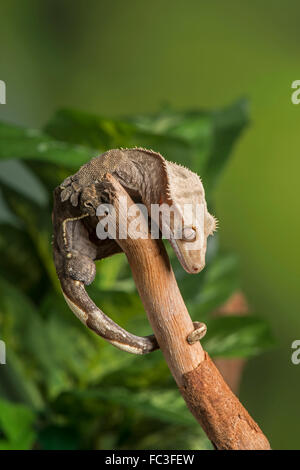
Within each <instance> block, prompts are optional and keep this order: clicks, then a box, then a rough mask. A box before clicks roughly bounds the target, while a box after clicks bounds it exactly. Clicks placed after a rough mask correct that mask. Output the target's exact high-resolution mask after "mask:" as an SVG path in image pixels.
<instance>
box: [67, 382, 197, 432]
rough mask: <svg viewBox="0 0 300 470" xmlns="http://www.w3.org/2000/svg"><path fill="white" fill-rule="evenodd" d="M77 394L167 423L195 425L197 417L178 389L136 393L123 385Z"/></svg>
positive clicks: (76, 393) (77, 393)
mask: <svg viewBox="0 0 300 470" xmlns="http://www.w3.org/2000/svg"><path fill="white" fill-rule="evenodd" d="M74 393H75V395H77V396H79V397H81V398H84V399H88V398H89V399H91V398H97V399H101V400H105V401H106V402H110V403H114V404H118V405H122V406H123V407H126V408H130V409H131V408H132V409H134V410H138V411H139V412H140V413H141V414H143V415H145V416H149V417H151V418H154V419H157V420H159V421H162V422H166V423H173V424H184V425H192V426H193V425H194V424H195V419H194V418H193V416H192V415H191V414H190V412H189V411H188V409H187V408H186V404H185V402H184V400H183V398H182V397H181V395H180V394H179V392H178V391H177V390H151V389H149V390H146V391H142V390H140V391H138V393H134V392H133V391H132V390H129V389H127V388H122V387H111V388H101V389H97V390H86V391H84V392H74Z"/></svg>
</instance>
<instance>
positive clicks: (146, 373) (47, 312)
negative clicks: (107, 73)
mask: <svg viewBox="0 0 300 470" xmlns="http://www.w3.org/2000/svg"><path fill="white" fill-rule="evenodd" d="M247 122H248V111H247V103H246V102H245V101H244V100H241V101H239V102H237V103H235V104H233V105H232V106H230V107H228V108H226V109H223V110H217V111H213V112H206V111H197V110H194V111H190V112H175V111H173V110H170V109H163V110H162V111H160V112H159V113H157V114H154V115H138V116H129V117H127V118H123V119H122V120H118V119H111V118H109V119H108V118H104V117H99V116H94V115H90V114H87V113H84V112H79V111H74V110H62V111H59V112H57V113H56V114H55V115H54V117H53V118H52V119H51V120H50V122H49V123H48V124H47V126H45V129H44V130H43V131H37V130H33V129H24V128H19V127H17V126H14V125H11V124H8V123H4V122H2V123H0V159H1V160H0V187H1V199H0V204H1V206H2V208H4V209H5V210H2V211H1V214H2V219H1V220H0V225H1V233H0V256H1V270H0V331H1V339H2V340H4V341H5V342H6V347H7V364H6V366H2V367H1V370H0V373H1V382H0V395H1V397H2V398H1V401H0V430H1V433H2V435H1V436H0V448H16V449H26V448H32V447H34V448H40V449H160V448H162V449H168V448H170V449H176V448H181V449H199V448H202V449H205V448H210V444H209V442H208V440H207V439H206V437H205V436H204V434H203V433H202V431H201V429H200V428H199V426H198V425H197V424H196V422H195V421H194V418H193V417H192V415H191V414H190V413H189V411H188V410H187V408H186V406H185V404H184V402H183V400H182V398H181V396H180V395H179V392H178V391H177V388H176V386H175V383H174V381H173V379H172V377H171V375H170V373H169V371H168V369H167V366H166V364H165V361H164V359H163V357H162V354H161V352H160V351H157V352H155V353H153V354H151V355H149V356H145V357H138V356H134V355H130V354H126V353H124V352H121V351H119V350H117V349H115V348H113V347H112V346H111V345H110V344H108V343H106V342H105V341H103V340H102V339H100V338H99V337H97V336H96V335H95V334H94V333H92V332H91V331H89V330H88V329H87V328H85V327H84V326H83V325H82V324H81V323H80V322H79V321H78V320H77V319H76V318H75V317H74V316H73V314H72V313H71V312H70V310H69V309H68V307H67V305H66V304H65V302H64V300H63V297H62V295H61V293H60V289H59V285H58V281H57V277H56V273H55V269H54V265H53V262H52V253H51V232H52V229H51V206H52V197H51V192H52V190H53V188H54V187H55V186H57V185H58V184H59V183H60V182H61V181H62V180H63V179H64V178H65V177H66V176H68V175H69V174H71V173H74V172H75V171H77V170H78V167H79V165H81V164H83V163H85V162H86V161H88V160H89V159H90V158H92V157H93V156H95V155H97V154H100V153H101V152H103V151H105V150H107V149H109V148H114V147H131V146H143V147H148V148H153V149H154V150H156V151H159V152H161V153H162V154H163V155H164V156H166V158H168V159H169V160H172V161H176V162H178V163H182V164H184V165H186V166H188V167H190V168H191V169H192V170H194V171H196V172H198V173H199V174H201V177H202V179H203V181H204V184H205V188H206V191H207V198H208V201H209V205H210V208H211V207H212V205H213V200H214V188H215V184H216V182H217V179H218V177H219V175H220V173H221V172H222V169H223V167H224V166H225V165H226V162H227V160H228V158H229V156H230V152H231V149H232V147H233V145H234V143H235V141H236V140H237V138H238V137H239V135H240V133H241V131H242V130H243V129H244V127H245V126H246V124H247ZM168 252H169V254H170V256H171V258H172V264H173V267H174V270H175V274H176V277H177V280H178V283H179V287H180V289H181V292H182V295H183V297H184V300H185V302H186V304H187V306H188V309H189V311H190V314H191V316H192V317H193V319H195V320H200V319H201V320H204V321H206V323H207V325H208V334H207V337H206V338H205V339H204V341H203V344H204V347H205V349H206V350H207V351H208V352H209V353H210V354H211V356H213V357H249V356H253V355H256V354H258V353H260V352H262V351H264V350H266V349H268V348H269V347H270V346H272V344H273V339H272V335H271V333H270V329H269V327H268V325H267V324H266V323H265V322H264V321H263V320H262V319H261V318H260V317H259V316H250V317H239V318H234V317H226V318H214V317H212V316H211V315H210V313H211V312H212V311H213V310H215V309H216V308H218V307H219V306H220V305H221V304H222V303H223V302H225V301H226V300H227V299H228V298H229V297H230V295H231V294H232V293H233V292H234V291H235V290H236V289H237V288H238V287H239V281H238V267H237V260H236V257H235V255H234V254H232V253H223V252H221V251H220V249H219V246H218V236H217V235H215V236H214V237H210V240H209V246H208V253H207V267H206V269H205V270H204V271H203V272H201V273H200V274H199V275H196V276H191V275H188V274H187V273H186V272H185V271H183V269H182V268H181V267H180V265H179V263H178V261H177V260H176V259H175V257H174V255H173V253H172V251H171V250H170V249H169V247H168ZM88 291H89V294H90V295H91V296H92V298H93V299H94V300H95V301H96V303H97V304H99V306H101V308H102V309H103V310H104V311H105V312H106V313H107V314H108V315H110V316H111V317H112V318H114V319H115V320H117V321H118V323H120V324H121V325H122V326H124V327H125V328H127V329H128V330H130V331H134V332H135V333H136V334H148V333H149V332H150V331H149V324H148V322H147V319H146V316H145V314H144V312H143V307H142V304H141V301H140V299H139V297H138V294H137V292H136V289H135V285H134V283H133V281H132V278H131V275H130V270H129V268H128V266H127V263H126V259H125V257H124V255H123V254H119V255H115V256H114V257H112V258H109V259H106V260H103V261H101V262H98V266H97V275H96V279H95V282H94V283H93V285H92V286H90V287H89V288H88Z"/></svg>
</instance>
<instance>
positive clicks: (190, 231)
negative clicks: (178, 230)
mask: <svg viewBox="0 0 300 470" xmlns="http://www.w3.org/2000/svg"><path fill="white" fill-rule="evenodd" d="M195 238H196V229H195V228H194V227H184V228H183V231H182V240H184V241H186V242H193V241H194V240H195Z"/></svg>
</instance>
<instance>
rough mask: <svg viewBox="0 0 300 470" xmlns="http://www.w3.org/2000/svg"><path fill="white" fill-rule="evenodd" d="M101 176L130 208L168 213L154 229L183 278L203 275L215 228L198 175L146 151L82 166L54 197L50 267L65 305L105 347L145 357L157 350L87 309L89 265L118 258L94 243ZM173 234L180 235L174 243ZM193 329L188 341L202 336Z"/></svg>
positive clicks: (109, 245)
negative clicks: (122, 192)
mask: <svg viewBox="0 0 300 470" xmlns="http://www.w3.org/2000/svg"><path fill="white" fill-rule="evenodd" d="M107 173H109V174H111V175H112V176H113V177H115V178H116V179H117V180H118V181H119V183H120V184H121V185H122V186H123V187H124V188H125V189H126V190H127V192H128V193H129V194H130V196H131V197H132V198H133V200H134V201H135V202H142V203H143V204H144V205H145V206H146V207H147V209H148V213H149V214H150V213H151V212H150V211H151V207H152V205H153V204H160V205H162V206H161V207H164V208H169V207H172V209H173V213H174V217H171V219H170V220H169V221H167V222H165V223H163V222H162V220H161V219H160V229H161V230H162V229H169V234H170V237H169V240H170V243H171V245H172V247H173V249H174V251H175V253H176V255H177V257H178V259H179V261H180V263H181V265H182V267H183V268H184V269H185V270H186V271H187V272H189V273H197V272H199V271H201V270H202V269H203V267H204V265H205V253H206V243H207V237H208V236H209V235H210V234H212V233H213V231H214V230H215V228H216V220H215V218H214V217H213V216H212V215H210V214H209V213H208V211H207V206H206V201H205V193H204V188H203V185H202V183H201V180H200V178H199V177H198V175H196V174H195V173H193V172H192V171H190V170H188V169H187V168H184V167H182V166H180V165H177V164H175V163H171V162H168V161H167V160H165V159H164V158H163V157H162V156H161V155H160V154H158V153H156V152H153V151H151V150H145V149H140V148H134V149H120V150H110V151H108V152H106V153H104V154H103V155H100V156H99V157H96V158H93V159H92V160H91V161H90V162H88V163H86V164H85V165H83V166H82V167H81V168H80V169H79V171H78V172H77V173H76V174H75V175H73V176H70V177H68V178H67V179H66V180H65V181H64V182H63V183H62V184H61V185H60V186H59V187H58V188H56V189H55V191H54V210H53V225H54V242H53V252H54V261H55V265H56V270H57V274H58V277H59V280H60V283H61V287H62V291H63V294H64V297H65V299H66V301H67V303H68V305H69V306H70V308H71V309H72V310H73V312H74V313H75V314H76V315H77V316H78V318H79V319H80V320H81V321H82V322H83V323H84V324H86V325H87V326H88V327H90V328H91V329H93V330H94V331H95V332H96V333H97V334H99V335H100V336H102V337H103V338H105V339H106V340H108V341H109V342H110V343H111V344H113V345H115V346H116V347H118V348H120V349H123V350H126V351H128V352H132V353H135V354H145V353H148V352H151V351H153V350H155V349H157V348H158V347H159V346H158V344H157V341H156V339H155V337H154V336H153V335H151V336H147V337H138V336H135V335H132V334H130V333H128V332H127V331H125V330H123V329H122V328H121V327H120V326H118V325H116V324H115V323H114V322H113V321H112V320H111V319H110V318H108V317H107V316H106V315H105V314H104V313H103V312H102V311H101V310H100V309H99V308H98V307H97V306H96V305H95V304H94V303H93V302H92V301H91V299H90V298H89V296H88V295H87V293H86V291H85V288H84V285H89V284H90V283H91V282H92V281H93V280H94V277H95V273H96V269H95V263H94V261H95V260H99V259H102V258H104V257H107V256H110V255H112V254H114V253H117V252H120V251H121V249H120V247H119V246H118V244H117V243H116V242H115V241H114V240H109V239H107V240H99V239H97V237H96V235H95V227H96V224H97V222H98V219H97V217H96V210H97V207H98V206H99V205H100V204H101V203H103V202H106V200H107V195H106V194H105V190H104V189H103V181H104V180H105V175H106V174H107ZM185 204H190V207H191V213H192V215H193V219H192V220H193V223H191V221H190V220H188V221H187V220H186V213H184V210H183V209H184V205H185ZM197 204H198V205H199V206H200V207H201V211H200V215H201V216H200V217H199V216H198V215H197V216H196V212H195V208H196V205H197ZM178 230H181V231H182V235H181V236H180V238H178V237H177V234H178ZM196 329H197V332H196V334H195V332H194V333H192V334H193V338H197V339H200V337H203V336H204V335H205V332H206V327H205V325H203V324H199V323H197V325H196ZM190 342H191V341H190Z"/></svg>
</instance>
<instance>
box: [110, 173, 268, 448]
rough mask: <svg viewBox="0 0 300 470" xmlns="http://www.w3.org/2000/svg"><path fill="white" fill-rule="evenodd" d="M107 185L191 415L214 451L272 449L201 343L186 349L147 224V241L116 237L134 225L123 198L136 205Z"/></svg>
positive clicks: (187, 326)
mask: <svg viewBox="0 0 300 470" xmlns="http://www.w3.org/2000/svg"><path fill="white" fill-rule="evenodd" d="M104 185H105V189H106V194H109V195H110V200H111V203H112V204H113V206H114V208H115V211H116V215H117V223H116V234H117V239H116V241H117V243H118V244H119V245H120V247H121V248H122V249H123V251H124V252H125V254H126V256H127V259H128V262H129V264H130V267H131V270H132V274H133V278H134V280H135V283H136V286H137V289H138V292H139V295H140V297H141V300H142V302H143V305H144V307H145V310H146V312H147V315H148V319H149V322H150V324H151V326H152V329H153V332H154V334H155V336H156V338H157V341H158V343H159V346H160V348H161V350H162V352H163V354H164V357H165V359H166V361H167V364H168V366H169V368H170V371H171V373H172V375H173V377H174V379H175V380H176V383H177V385H178V387H179V389H180V392H181V393H182V396H183V398H184V399H185V401H186V403H187V406H188V407H189V409H190V411H191V412H192V413H193V415H194V416H195V418H196V419H197V420H198V421H199V423H200V424H201V426H202V427H203V429H204V431H205V432H206V434H207V436H208V437H209V439H210V440H211V441H212V443H213V445H214V446H215V448H216V449H236V450H238V449H240V450H242V449H265V450H267V449H270V445H269V442H268V440H267V438H266V437H265V436H264V434H263V433H262V431H261V430H260V428H259V427H258V425H257V424H256V423H255V422H254V421H253V419H252V418H251V417H250V416H249V414H248V413H247V411H246V410H245V409H244V407H243V406H242V405H241V403H240V402H239V400H238V399H237V398H236V397H235V395H234V394H233V393H232V391H231V390H230V389H229V387H228V386H227V385H226V383H225V382H224V380H223V378H222V376H221V374H220V373H219V371H218V370H217V368H216V367H215V365H214V364H213V363H212V361H211V359H210V358H209V356H208V354H207V353H206V352H205V351H203V349H202V346H201V344H200V342H198V343H195V344H193V345H189V344H188V342H187V336H188V335H189V334H190V333H191V332H192V331H193V323H192V320H191V318H190V316H189V313H188V311H187V309H186V306H185V304H184V301H183V299H182V296H181V294H180V291H179V289H178V286H177V282H176V279H175V276H174V273H173V270H172V268H171V266H170V262H169V258H168V255H167V253H166V251H165V248H164V245H163V243H162V241H161V240H152V239H151V237H150V234H149V233H148V225H147V223H146V221H145V222H144V224H141V225H143V226H142V227H141V228H142V231H143V233H144V234H146V235H148V237H147V238H146V239H134V237H133V236H132V235H131V234H130V233H129V234H128V235H127V238H126V239H121V238H118V233H120V232H119V229H120V228H121V229H122V230H123V231H124V228H126V227H127V226H128V222H129V223H130V221H131V220H130V219H129V218H128V216H127V211H126V208H125V207H124V204H123V203H122V202H121V199H122V201H124V200H126V202H127V205H128V207H130V206H131V205H133V204H134V203H133V201H132V200H131V199H130V197H129V195H128V194H127V192H126V191H125V190H124V189H123V188H122V186H121V185H120V184H119V183H118V182H117V181H116V180H115V179H114V178H113V177H112V176H111V175H109V174H108V175H106V182H104ZM121 196H122V198H121ZM123 233H124V232H123ZM208 334H209V332H208Z"/></svg>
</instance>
